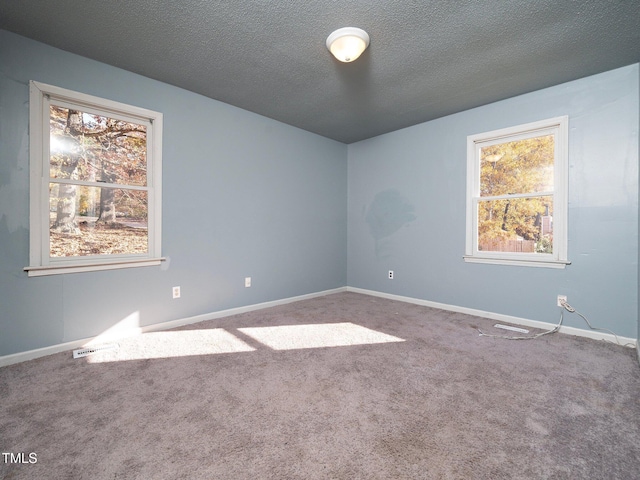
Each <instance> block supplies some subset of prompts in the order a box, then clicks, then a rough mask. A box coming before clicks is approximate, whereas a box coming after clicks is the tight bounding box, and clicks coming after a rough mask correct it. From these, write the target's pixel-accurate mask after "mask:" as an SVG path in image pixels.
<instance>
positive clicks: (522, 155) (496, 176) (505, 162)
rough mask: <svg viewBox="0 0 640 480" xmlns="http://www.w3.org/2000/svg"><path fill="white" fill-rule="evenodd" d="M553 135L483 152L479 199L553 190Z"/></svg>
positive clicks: (481, 154)
mask: <svg viewBox="0 0 640 480" xmlns="http://www.w3.org/2000/svg"><path fill="white" fill-rule="evenodd" d="M553 142H554V138H553V135H545V136H542V137H534V138H527V139H524V140H517V141H513V142H506V143H499V144H497V145H491V146H489V147H482V148H481V149H480V196H482V197H491V196H498V195H510V194H518V193H536V192H550V191H553V165H554V145H553Z"/></svg>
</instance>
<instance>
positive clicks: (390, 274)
mask: <svg viewBox="0 0 640 480" xmlns="http://www.w3.org/2000/svg"><path fill="white" fill-rule="evenodd" d="M389 280H393V270H389Z"/></svg>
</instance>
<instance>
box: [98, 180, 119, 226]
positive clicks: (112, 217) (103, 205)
mask: <svg viewBox="0 0 640 480" xmlns="http://www.w3.org/2000/svg"><path fill="white" fill-rule="evenodd" d="M115 180H116V175H115V173H109V172H107V171H105V170H103V171H102V181H103V182H105V183H114V182H115ZM115 192H116V191H115V189H113V188H107V187H102V188H101V189H100V215H99V216H98V223H104V224H106V225H113V224H114V223H116V204H115V196H116V195H115Z"/></svg>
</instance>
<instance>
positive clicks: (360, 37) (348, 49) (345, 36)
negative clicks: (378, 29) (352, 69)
mask: <svg viewBox="0 0 640 480" xmlns="http://www.w3.org/2000/svg"><path fill="white" fill-rule="evenodd" d="M368 46H369V35H368V34H367V32H365V31H364V30H362V29H360V28H355V27H344V28H339V29H338V30H336V31H335V32H333V33H332V34H331V35H329V36H328V37H327V48H328V49H329V51H330V52H331V53H332V54H333V56H334V57H336V58H337V59H338V60H340V61H341V62H353V61H354V60H355V59H357V58H358V57H359V56H360V55H361V54H362V52H364V51H365V50H366V49H367V47H368Z"/></svg>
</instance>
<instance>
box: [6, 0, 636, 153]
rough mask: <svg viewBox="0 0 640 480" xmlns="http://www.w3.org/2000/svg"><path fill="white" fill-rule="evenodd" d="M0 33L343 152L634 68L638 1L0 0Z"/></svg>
mask: <svg viewBox="0 0 640 480" xmlns="http://www.w3.org/2000/svg"><path fill="white" fill-rule="evenodd" d="M345 26H354V27H360V28H363V29H364V30H366V31H367V32H368V33H369V35H370V37H371V44H370V46H369V48H368V50H367V51H365V53H364V54H363V55H362V57H360V58H359V59H358V60H357V61H355V62H353V63H349V64H342V63H340V62H338V61H337V60H335V59H334V58H333V57H332V56H331V55H330V53H329V52H328V51H327V49H326V47H325V40H326V38H327V36H328V35H329V34H330V33H331V32H332V31H333V30H335V29H337V28H340V27H345ZM0 28H2V29H5V30H9V31H12V32H15V33H18V34H20V35H24V36H26V37H29V38H33V39H35V40H39V41H41V42H44V43H47V44H50V45H53V46H55V47H58V48H61V49H63V50H67V51H70V52H73V53H77V54H80V55H83V56H85V57H89V58H93V59H95V60H99V61H101V62H104V63H107V64H110V65H114V66H117V67H120V68H124V69H126V70H129V71H132V72H136V73H139V74H141V75H145V76H147V77H150V78H154V79H157V80H161V81H163V82H166V83H169V84H172V85H176V86H179V87H182V88H185V89H187V90H191V91H193V92H197V93H200V94H202V95H205V96H207V97H211V98H214V99H217V100H220V101H223V102H226V103H229V104H231V105H235V106H238V107H241V108H244V109H246V110H249V111H252V112H256V113H259V114H262V115H265V116H267V117H270V118H274V119H276V120H280V121H282V122H284V123H287V124H290V125H294V126H297V127H299V128H302V129H305V130H308V131H311V132H315V133H318V134H320V135H323V136H326V137H329V138H332V139H335V140H338V141H341V142H345V143H351V142H355V141H358V140H362V139H365V138H369V137H373V136H376V135H380V134H382V133H387V132H390V131H393V130H397V129H399V128H403V127H407V126H410V125H414V124H417V123H421V122H424V121H427V120H432V119H434V118H438V117H441V116H444V115H448V114H451V113H455V112H459V111H462V110H466V109H469V108H473V107H476V106H480V105H484V104H487V103H490V102H494V101H497V100H501V99H504V98H508V97H512V96H514V95H519V94H522V93H526V92H530V91H533V90H538V89H540V88H544V87H547V86H551V85H555V84H558V83H562V82H565V81H569V80H573V79H576V78H581V77H584V76H588V75H592V74H595V73H599V72H603V71H606V70H610V69H613V68H617V67H621V66H624V65H629V64H632V63H636V62H638V61H639V60H640V1H639V0H509V1H506V0H503V1H488V0H471V1H462V0H460V1H453V0H448V1H418V0H415V1H408V0H404V1H403V0H389V1H377V2H376V1H373V2H372V1H371V0H368V1H343V2H336V1H335V0H318V1H295V0H288V1H287V0H281V1H276V0H271V1H269V0H235V1H233V0H230V1H224V2H223V1H211V0H180V1H173V0H139V1H129V2H125V1H111V2H105V1H104V0H56V1H48V2H43V1H41V0H1V1H0Z"/></svg>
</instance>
